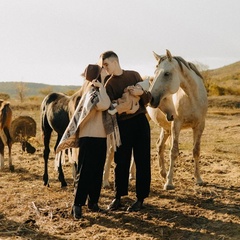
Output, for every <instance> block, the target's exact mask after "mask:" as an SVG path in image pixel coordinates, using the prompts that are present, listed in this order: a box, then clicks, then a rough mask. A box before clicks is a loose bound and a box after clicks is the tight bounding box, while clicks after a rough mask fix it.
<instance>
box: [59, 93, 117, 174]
mask: <svg viewBox="0 0 240 240" xmlns="http://www.w3.org/2000/svg"><path fill="white" fill-rule="evenodd" d="M98 96H99V91H98V90H97V89H96V88H92V89H91V90H90V91H88V92H87V93H86V94H84V95H83V96H82V97H81V99H80V101H79V103H78V105H77V107H76V109H75V111H74V114H73V116H72V118H71V120H70V122H69V124H68V126H67V128H66V130H65V132H64V134H63V136H62V138H61V140H60V142H59V144H58V146H57V149H56V156H55V169H56V170H57V169H58V167H59V164H60V161H61V164H64V163H65V155H64V151H65V149H69V148H78V147H79V145H78V137H77V135H78V134H77V133H78V131H79V126H80V125H81V123H82V122H83V120H85V119H86V118H87V116H88V115H89V113H90V112H91V110H92V109H93V108H94V107H95V105H96V104H97V103H98V101H99V97H98ZM102 115H103V124H104V128H105V131H106V134H107V144H108V146H112V147H113V149H114V151H116V148H117V147H119V146H120V145H121V140H120V133H119V129H118V124H117V120H116V116H115V115H113V116H112V115H110V114H109V113H108V112H107V111H104V112H103V114H102ZM108 149H109V148H108ZM69 152H70V151H68V153H69ZM74 153H75V154H76V151H74ZM68 157H69V159H70V161H72V162H74V161H76V160H77V157H76V156H74V157H73V156H71V154H70V153H69V154H68Z"/></svg>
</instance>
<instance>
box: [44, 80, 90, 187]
mask: <svg viewBox="0 0 240 240" xmlns="http://www.w3.org/2000/svg"><path fill="white" fill-rule="evenodd" d="M85 85H86V84H83V86H82V87H81V88H80V90H78V91H77V92H76V93H75V94H73V95H72V96H67V95H65V94H63V93H50V94H48V95H47V96H46V97H45V98H44V99H43V102H42V104H41V130H42V137H43V143H44V150H43V158H44V175H43V181H44V185H45V186H49V178H48V158H49V153H50V147H49V144H50V139H51V134H52V131H53V130H54V131H55V132H56V133H57V140H56V143H55V146H54V151H56V148H57V146H58V144H59V142H60V140H61V138H62V135H63V133H64V131H65V129H66V128H67V126H68V123H69V119H70V115H71V112H73V110H74V109H75V107H76V106H77V103H78V102H79V100H80V98H81V96H82V93H83V91H84V89H85ZM74 167H76V166H74ZM58 179H59V181H60V182H61V187H65V186H67V182H66V181H65V178H64V173H63V170H62V164H61V161H60V162H59V167H58Z"/></svg>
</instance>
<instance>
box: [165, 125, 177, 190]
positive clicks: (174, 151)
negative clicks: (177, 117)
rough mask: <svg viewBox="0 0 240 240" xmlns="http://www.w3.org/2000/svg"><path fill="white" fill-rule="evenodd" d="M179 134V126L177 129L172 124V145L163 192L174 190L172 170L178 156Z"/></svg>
mask: <svg viewBox="0 0 240 240" xmlns="http://www.w3.org/2000/svg"><path fill="white" fill-rule="evenodd" d="M179 133H180V127H179V126H178V127H177V126H176V124H173V126H172V134H171V141H172V143H171V150H170V164H169V170H168V174H167V181H166V183H165V185H164V189H165V190H171V189H174V185H173V169H174V163H175V160H176V159H177V158H178V156H179V148H178V140H179Z"/></svg>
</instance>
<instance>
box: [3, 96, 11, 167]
mask: <svg viewBox="0 0 240 240" xmlns="http://www.w3.org/2000/svg"><path fill="white" fill-rule="evenodd" d="M11 122H12V109H11V107H10V103H9V102H6V101H4V100H3V99H0V170H2V169H3V166H4V146H5V145H7V146H8V161H9V169H10V171H14V166H13V165H12V138H11V136H10V126H11Z"/></svg>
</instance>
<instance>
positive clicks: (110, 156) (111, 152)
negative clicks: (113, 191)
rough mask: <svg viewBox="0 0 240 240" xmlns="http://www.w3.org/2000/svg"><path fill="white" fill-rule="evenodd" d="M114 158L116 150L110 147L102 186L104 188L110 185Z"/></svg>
mask: <svg viewBox="0 0 240 240" xmlns="http://www.w3.org/2000/svg"><path fill="white" fill-rule="evenodd" d="M113 158H114V150H113V148H112V147H110V148H109V149H108V150H107V157H106V162H105V166H104V172H103V184H102V186H103V187H104V188H106V187H110V183H109V173H110V168H111V163H112V161H113Z"/></svg>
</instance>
